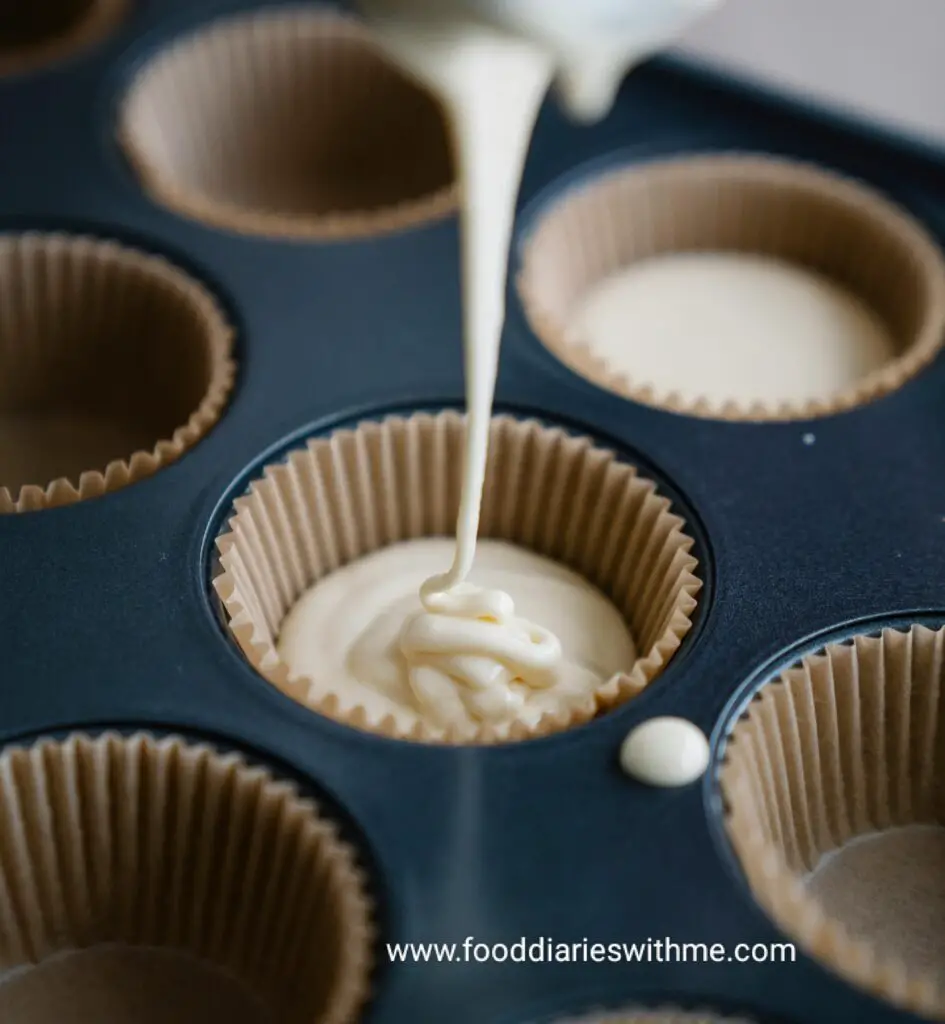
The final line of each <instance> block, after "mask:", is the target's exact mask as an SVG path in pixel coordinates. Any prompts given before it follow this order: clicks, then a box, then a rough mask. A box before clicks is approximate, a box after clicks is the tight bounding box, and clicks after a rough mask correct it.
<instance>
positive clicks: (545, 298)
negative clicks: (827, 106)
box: [518, 154, 945, 420]
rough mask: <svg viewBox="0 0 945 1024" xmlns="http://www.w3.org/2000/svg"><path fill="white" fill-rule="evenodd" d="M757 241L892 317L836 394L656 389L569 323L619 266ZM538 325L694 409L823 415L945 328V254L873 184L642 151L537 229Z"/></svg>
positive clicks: (558, 345)
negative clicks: (745, 398) (772, 400)
mask: <svg viewBox="0 0 945 1024" xmlns="http://www.w3.org/2000/svg"><path fill="white" fill-rule="evenodd" d="M698 252H704V253H705V252H721V253H743V254H756V255H761V256H766V257H770V258H774V259H777V260H779V261H782V262H785V263H788V264H793V265H795V266H798V267H800V268H803V269H806V270H808V271H811V272H813V273H815V274H817V275H819V276H820V277H823V278H826V279H827V280H829V281H832V282H834V283H835V284H837V285H840V286H841V287H842V288H844V289H845V290H846V291H847V292H849V293H850V294H852V295H853V296H855V297H857V298H859V299H861V300H862V301H863V302H864V303H865V305H866V306H868V307H869V308H870V309H872V310H874V311H875V312H876V313H877V314H878V315H879V316H880V318H881V319H882V321H883V322H884V323H885V325H886V327H887V329H888V330H889V332H890V334H891V336H892V339H893V340H894V342H895V344H896V345H897V347H898V354H897V355H896V356H895V358H894V359H893V360H892V361H890V362H888V363H886V364H885V365H882V366H880V367H879V368H878V369H875V370H874V371H872V372H870V373H867V374H866V375H865V376H864V377H862V378H861V379H860V380H859V381H857V382H856V383H855V384H853V385H852V386H851V387H849V388H848V389H845V390H843V391H841V392H840V393H837V394H836V395H834V397H833V398H832V399H830V400H821V399H812V400H809V401H807V402H804V403H798V404H793V403H791V402H782V403H779V404H777V405H776V406H775V407H770V406H769V405H768V404H766V403H763V402H755V403H750V404H747V405H746V404H744V403H739V402H738V401H736V400H731V401H727V402H724V403H721V404H720V403H719V402H715V403H713V402H712V401H710V400H709V399H708V398H701V399H697V400H694V401H693V400H691V399H687V398H684V397H683V396H682V395H681V394H680V393H679V392H669V393H657V391H656V389H655V388H654V387H653V386H652V385H651V384H650V383H648V382H647V381H645V380H642V379H641V380H636V379H631V378H628V377H627V376H625V375H624V374H622V373H618V372H616V371H615V370H614V369H613V368H612V367H610V366H609V365H608V364H607V363H606V362H605V361H604V360H602V359H601V358H599V357H598V356H597V355H596V354H595V353H594V352H593V351H592V350H591V348H590V347H589V345H588V344H587V342H586V341H585V340H584V339H582V338H581V337H579V336H577V335H576V333H575V331H574V329H573V328H571V327H570V325H569V316H570V314H571V311H572V310H573V309H574V308H575V304H576V303H577V302H578V301H579V300H580V299H581V298H582V297H583V296H585V295H586V294H587V293H588V292H589V291H590V290H591V289H592V288H593V287H594V286H595V285H597V284H599V283H601V282H602V281H604V280H605V279H606V278H608V277H609V276H610V275H611V274H613V273H615V272H617V271H619V270H621V269H624V268H626V267H628V266H630V265H632V264H634V263H637V262H640V261H643V260H646V259H648V258H650V257H655V256H661V255H666V254H672V253H680V254H681V253H698ZM518 284H519V290H520V294H521V298H522V302H523V305H524V308H525V312H526V314H527V316H528V319H529V321H530V323H531V326H532V329H533V330H534V331H535V333H536V334H537V336H538V338H539V339H540V340H541V341H542V342H543V343H544V344H545V345H546V347H547V348H548V349H549V350H550V351H551V352H552V353H554V354H555V355H556V356H557V357H558V358H559V359H560V360H561V361H562V362H564V363H565V364H566V365H568V366H569V367H570V368H572V369H573V370H574V371H575V372H577V373H579V374H581V375H582V376H584V377H586V378H588V379H589V380H590V381H592V382H593V383H596V384H598V385H599V386H601V387H604V388H607V389H609V390H612V391H614V392H617V393H618V394H621V395H623V396H625V397H627V398H630V399H633V400H635V401H639V402H642V403H646V404H649V405H656V406H661V407H664V408H667V409H670V410H673V411H676V412H683V413H688V414H691V415H695V416H703V417H709V418H720V419H729V420H788V419H803V418H808V417H812V416H822V415H826V414H829V413H833V412H838V411H840V410H843V409H848V408H851V407H853V406H856V405H860V404H862V403H865V402H868V401H870V400H872V399H875V398H878V397H879V396H881V395H883V394H886V393H888V392H890V391H893V390H894V389H896V388H897V387H899V386H901V385H902V384H903V383H904V382H905V381H906V380H908V379H909V378H910V377H912V376H914V375H915V374H916V373H917V372H918V371H919V370H920V369H922V368H923V367H924V366H925V365H926V364H928V363H929V362H930V361H931V360H932V358H933V357H934V356H935V354H936V353H937V352H938V351H939V349H940V347H941V345H942V342H943V339H945V261H943V258H942V255H941V253H940V252H939V250H938V248H937V247H936V245H935V243H934V242H933V241H932V239H931V237H930V236H929V235H928V234H927V233H926V232H925V230H924V229H923V228H922V227H921V226H920V225H919V224H918V222H916V221H915V220H914V219H912V218H911V217H910V216H909V215H908V214H906V213H905V212H904V211H903V210H900V209H899V208H897V207H896V206H894V205H892V204H891V203H890V202H888V201H887V200H886V199H884V198H883V197H882V196H880V195H879V194H878V193H875V192H873V191H872V190H870V189H868V188H867V187H865V186H864V185H862V184H860V183H857V182H853V181H850V180H847V179H844V178H842V177H839V176H837V175H835V174H833V173H828V172H826V171H823V170H820V169H818V168H814V167H810V166H806V165H803V164H797V163H791V162H788V161H782V160H777V159H773V158H767V157H757V156H750V155H738V154H735V155H726V156H701V157H691V158H677V159H672V160H667V161H659V162H653V163H647V164H642V165H637V166H633V167H629V168H625V169H623V170H620V171H617V172H615V173H610V174H606V175H604V176H602V177H598V178H596V179H594V180H592V181H590V182H589V183H587V184H584V185H581V186H579V187H575V188H573V189H571V190H570V191H569V192H567V193H566V194H565V195H564V197H563V198H562V199H560V200H559V201H557V202H555V203H554V204H552V206H551V207H550V209H549V211H548V212H547V213H546V214H545V215H544V216H543V217H542V218H541V219H540V221H539V222H538V224H537V226H536V227H535V229H534V230H533V231H532V233H531V235H530V237H529V238H528V240H527V242H526V245H525V248H524V250H523V260H522V266H521V271H520V274H519V279H518Z"/></svg>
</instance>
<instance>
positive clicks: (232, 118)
mask: <svg viewBox="0 0 945 1024" xmlns="http://www.w3.org/2000/svg"><path fill="white" fill-rule="evenodd" d="M118 134H119V139H120V141H121V143H122V145H123V147H124V150H125V153H126V154H127V156H128V158H129V160H130V161H131V163H132V165H133V166H134V168H135V170H136V171H137V173H138V175H139V177H140V180H141V183H142V185H143V187H144V188H145V189H146V190H147V191H148V192H149V193H150V194H151V195H152V196H153V197H154V198H155V199H156V200H157V201H158V202H160V203H162V204H164V205H166V206H168V207H170V208H171V209H173V210H176V211H178V212H180V213H183V214H185V215H187V216H190V217H194V218H196V219H198V220H201V221H205V222H206V223H208V224H213V225H215V226H217V227H221V228H226V229H229V230H232V231H238V232H244V233H251V234H261V235H270V236H275V237H316V238H317V237H322V238H331V237H347V236H359V235H369V234H375V233H379V232H384V231H390V230H393V229H399V228H406V227H410V226H414V225H417V224H421V223H423V222H425V221H430V220H433V219H436V218H438V217H440V216H442V215H443V214H445V213H447V212H449V211H451V210H452V209H453V208H454V204H455V190H454V185H453V166H452V156H451V152H450V144H449V139H448V134H447V129H446V124H445V121H444V117H443V114H442V112H441V110H440V108H439V106H438V104H437V103H436V101H434V99H433V98H432V97H431V96H430V95H429V94H428V93H426V92H424V91H423V90H422V89H421V88H420V87H419V86H417V85H415V84H414V83H413V82H412V81H411V80H410V79H408V78H406V77H405V76H404V75H403V74H402V73H401V72H400V71H399V70H397V69H396V68H395V67H394V66H393V65H392V64H391V63H390V62H389V61H388V60H387V59H386V58H385V57H383V56H382V55H381V53H380V51H379V50H378V49H377V48H376V47H375V46H374V45H373V44H372V42H371V41H370V39H369V37H368V35H367V34H366V32H365V31H364V30H363V29H362V28H361V26H360V24H359V23H358V22H356V21H354V20H353V19H349V18H346V17H343V16H342V15H340V14H336V13H334V12H332V11H331V10H330V9H329V8H327V7H323V8H318V7H310V8H305V7H294V8H291V7H289V8H285V9H276V10H272V11H264V12H258V13H249V14H245V15H241V16H238V17H234V18H229V19H223V20H221V21H219V22H216V23H212V24H211V25H209V26H207V27H205V28H202V29H201V30H199V31H198V32H196V33H194V34H193V35H191V36H187V37H185V38H183V39H180V40H178V41H176V42H174V43H172V44H170V45H169V46H168V47H167V48H165V49H162V50H160V51H159V52H158V53H157V54H156V55H155V56H154V57H153V58H152V59H151V60H150V61H149V62H147V63H146V64H145V65H144V66H143V67H142V69H141V70H140V72H139V73H138V75H137V76H136V78H135V79H134V81H133V82H132V83H131V86H130V88H129V90H128V92H127V94H126V96H125V97H124V100H123V102H122V104H121V108H120V112H119V121H118Z"/></svg>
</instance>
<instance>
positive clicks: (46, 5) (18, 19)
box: [0, 0, 128, 75]
mask: <svg viewBox="0 0 945 1024" xmlns="http://www.w3.org/2000/svg"><path fill="white" fill-rule="evenodd" d="M127 10H128V0H41V2H40V3H17V2H15V0H14V2H13V3H12V4H10V3H5V4H4V5H3V6H2V8H0V75H8V74H16V73H19V72H23V71H31V70H34V69H35V68H38V67H42V66H44V65H48V64H53V63H55V62H57V61H60V60H63V59H64V58H66V57H69V56H71V55H72V54H73V53H78V52H79V51H81V50H84V49H86V48H87V47H89V46H92V45H93V44H94V43H97V42H98V41H99V40H101V39H103V38H104V37H105V36H106V35H108V33H109V32H111V31H112V30H113V29H114V28H115V27H116V26H117V24H118V23H119V22H120V21H121V19H122V18H123V17H124V16H125V13H126V12H127Z"/></svg>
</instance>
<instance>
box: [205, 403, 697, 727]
mask: <svg viewBox="0 0 945 1024" xmlns="http://www.w3.org/2000/svg"><path fill="white" fill-rule="evenodd" d="M464 437H465V419H464V417H462V416H460V415H459V414H457V413H453V412H443V413H440V414H438V415H428V414H425V413H419V414H416V415H414V416H412V417H409V418H402V417H390V418H387V419H384V420H382V421H381V422H365V423H362V424H360V425H358V426H357V427H355V428H354V429H350V430H340V431H337V432H335V433H333V434H332V435H331V436H329V437H326V438H314V439H313V440H311V441H310V442H309V443H308V444H307V445H306V446H305V447H304V448H300V449H298V450H296V451H293V452H291V453H290V454H289V456H288V458H287V459H286V460H285V462H283V463H280V464H278V465H273V466H268V467H266V468H265V470H264V474H263V477H262V479H260V480H257V481H255V482H254V483H253V484H252V486H251V487H250V491H249V494H248V495H246V496H244V497H242V498H239V499H237V501H236V503H235V515H234V516H233V517H232V518H231V519H230V521H229V524H228V529H227V532H226V533H224V534H223V536H221V537H220V538H219V540H218V542H217V546H218V548H219V555H220V571H219V572H218V574H217V576H216V577H215V579H214V586H215V588H216V591H217V593H218V594H219V596H220V598H221V600H222V602H223V605H224V608H225V609H226V612H227V616H228V627H229V630H230V632H231V633H232V635H233V636H234V637H235V638H236V641H237V643H238V644H239V646H240V648H241V649H242V651H243V653H244V654H245V656H246V657H247V658H248V659H249V661H250V662H251V663H252V664H253V666H254V667H255V668H256V669H257V670H258V671H259V672H260V673H261V674H262V675H263V676H264V677H265V678H266V679H267V680H269V682H271V683H272V684H274V685H275V686H277V687H278V688H279V689H281V690H283V691H284V692H285V693H287V694H288V695H289V696H291V697H293V698H294V699H295V700H297V701H299V702H300V703H302V704H305V705H307V706H308V707H311V708H312V709H313V710H316V711H319V712H321V713H322V714H325V715H328V716H330V717H332V718H337V719H339V720H341V721H344V722H347V723H349V724H351V725H355V726H357V727H359V728H364V729H369V730H372V731H376V732H380V733H384V734H387V735H393V736H397V737H399V738H408V739H414V740H421V741H439V742H447V743H460V742H478V743H491V742H496V741H500V740H521V739H526V738H528V737H530V736H539V735H544V734H547V733H551V732H557V731H560V730H562V729H566V728H568V727H569V726H573V725H576V724H578V723H580V722H584V721H587V720H589V719H590V718H593V717H594V716H595V715H596V714H598V713H600V712H602V711H606V710H608V709H610V708H613V707H616V706H617V705H619V704H622V703H624V702H626V701H627V700H630V699H631V698H632V697H634V696H636V695H637V694H638V693H640V691H642V690H643V689H644V688H645V687H646V686H647V685H648V684H649V683H650V682H651V681H652V680H653V679H654V678H655V677H656V676H657V675H659V673H660V672H661V671H662V669H663V668H664V667H665V666H666V664H667V662H668V661H669V660H670V658H672V656H673V654H674V652H675V651H676V650H677V648H678V647H679V645H680V643H681V641H682V639H683V637H684V636H685V635H686V633H687V632H688V631H689V629H690V628H691V626H692V616H693V613H694V611H695V608H696V602H697V594H698V592H699V590H700V588H701V581H700V579H699V576H698V575H697V572H698V566H697V561H696V558H695V556H694V555H693V554H692V546H693V538H692V537H691V536H689V535H688V534H687V533H686V527H685V523H684V522H683V520H682V519H681V518H680V517H679V516H677V515H676V514H674V513H673V512H671V511H670V502H669V499H667V498H665V497H662V496H661V495H659V494H658V493H657V492H656V486H655V484H653V483H652V482H650V481H649V480H646V479H645V478H643V477H641V476H639V475H638V474H637V472H636V470H635V469H634V467H632V466H631V465H629V464H628V463H626V462H623V461H621V460H620V459H618V458H617V457H616V456H615V454H614V453H612V452H609V451H607V450H606V449H603V448H599V447H596V446H595V445H594V443H593V442H592V441H591V440H589V439H587V438H582V437H574V436H571V435H569V434H568V433H566V432H565V431H564V430H561V429H560V428H554V427H546V426H543V425H542V424H540V423H539V422H537V421H534V420H532V421H528V420H518V419H514V418H512V417H509V416H497V417H495V418H494V419H493V422H492V429H491V434H490V440H489V465H488V468H487V475H486V481H485V489H484V494H483V506H482V518H481V523H480V536H481V537H484V538H497V539H502V540H506V541H509V542H511V543H513V544H516V545H519V546H521V547H524V548H527V549H529V550H532V551H536V552H538V553H539V554H543V555H546V556H548V557H549V558H551V559H553V560H555V561H558V562H561V563H563V564H564V565H566V566H568V567H570V568H572V569H574V570H575V571H577V572H578V573H580V574H581V575H582V576H584V577H585V578H586V579H588V580H589V581H590V582H591V583H593V584H594V585H596V586H597V587H598V588H599V589H600V590H601V591H602V592H603V593H605V594H606V595H608V596H609V597H610V598H611V599H612V600H613V602H614V604H615V605H616V607H617V608H618V609H619V610H620V612H621V613H622V614H623V615H624V616H625V619H626V621H627V622H628V624H629V626H630V631H631V634H632V636H633V638H634V643H635V646H636V648H637V651H638V659H637V661H636V663H635V664H633V665H628V666H627V669H626V672H625V673H624V674H622V675H617V676H615V677H613V678H612V679H611V680H609V681H608V682H607V683H606V684H605V685H604V686H603V687H601V688H600V689H599V690H597V691H596V692H595V693H594V694H593V695H585V697H583V698H581V699H579V700H575V699H572V700H571V701H570V702H569V703H567V704H566V705H564V706H562V708H561V710H560V712H556V713H551V712H549V713H546V714H545V715H543V717H542V718H541V719H540V720H539V721H537V722H536V723H534V724H530V725H526V724H525V723H521V722H515V723H514V724H512V725H511V727H509V728H508V729H499V728H498V727H492V726H489V725H483V726H482V727H481V728H480V729H477V730H476V731H475V732H473V733H471V734H469V735H466V734H462V735H460V734H458V733H457V734H454V733H453V732H451V731H446V732H443V731H442V730H438V729H436V728H434V727H432V726H431V725H429V724H428V723H426V722H424V721H422V720H421V721H418V722H416V723H412V724H410V725H406V724H405V723H404V722H402V721H400V720H398V719H397V718H396V716H393V717H392V716H385V717H383V718H380V719H379V720H378V719H376V718H375V717H373V716H372V715H371V714H369V713H368V711H367V710H365V708H363V707H361V706H359V705H353V706H352V704H351V702H350V698H346V697H345V695H344V694H343V693H338V692H335V690H334V689H333V687H332V681H331V679H330V678H321V679H313V678H310V677H295V676H293V674H292V673H290V671H289V668H288V666H287V665H286V664H285V663H284V662H283V661H282V660H281V658H280V657H279V655H278V653H277V651H276V640H277V638H278V634H279V628H280V625H281V624H282V622H283V620H284V618H285V616H286V614H287V613H288V612H289V610H290V609H291V607H292V605H293V604H294V603H295V601H296V600H297V599H298V598H299V597H300V596H301V594H302V593H303V592H304V591H305V590H306V589H308V587H310V586H311V585H312V584H314V583H315V582H316V581H317V580H318V579H320V578H321V577H323V576H325V575H326V574H328V573H330V572H332V570H334V569H338V568H340V567H341V566H343V565H345V564H347V563H349V562H351V561H353V560H355V559H357V558H358V557H360V556H363V555H366V554H368V553H369V552H371V551H375V550H377V549H378V548H382V547H385V546H387V545H390V544H394V543H397V542H398V541H403V540H407V539H409V538H414V537H424V536H449V535H450V534H451V533H452V532H453V529H454V527H455V523H456V514H457V510H458V507H459V498H460V489H461V475H460V474H461V467H462V460H463V454H462V453H463V447H464ZM443 568H444V570H445V569H446V568H447V567H446V566H444V567H443Z"/></svg>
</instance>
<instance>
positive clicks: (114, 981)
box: [0, 945, 274, 1024]
mask: <svg viewBox="0 0 945 1024" xmlns="http://www.w3.org/2000/svg"><path fill="white" fill-rule="evenodd" d="M0 1020H2V1021H3V1022H4V1024H64V1022H66V1021H68V1022H71V1024H86V1022H88V1024H128V1022H130V1021H134V1024H206V1022H207V1021H211V1020H212V1021H217V1020H219V1021H226V1022H227V1024H271V1022H273V1021H274V1018H273V1016H272V1014H271V1013H270V1012H268V1011H267V1010H266V1009H265V1008H264V1007H263V1006H262V1004H261V1003H260V1002H259V1000H257V999H256V998H255V997H254V996H253V995H252V993H251V992H250V991H249V990H248V989H247V988H246V987H245V986H244V985H242V984H241V983H240V982H239V981H237V980H236V979H235V978H232V977H230V976H229V975H227V974H225V973H224V972H223V971H221V970H219V969H218V968H216V967H213V966H212V965H210V964H207V963H204V962H202V961H199V960H197V959H195V958H194V957H191V956H188V955H187V954H186V953H180V952H176V951H172V950H167V949H154V948H148V947H132V946H116V945H110V946H97V947H93V948H91V949H86V950H82V951H77V952H68V953H64V954H60V955H57V956H55V957H51V958H49V959H48V960H44V961H43V962H42V963H40V964H38V965H36V966H35V967H30V968H27V969H26V970H22V971H18V972H15V973H13V974H11V975H9V976H8V977H7V978H6V979H5V980H4V981H3V982H0Z"/></svg>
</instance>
